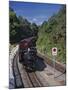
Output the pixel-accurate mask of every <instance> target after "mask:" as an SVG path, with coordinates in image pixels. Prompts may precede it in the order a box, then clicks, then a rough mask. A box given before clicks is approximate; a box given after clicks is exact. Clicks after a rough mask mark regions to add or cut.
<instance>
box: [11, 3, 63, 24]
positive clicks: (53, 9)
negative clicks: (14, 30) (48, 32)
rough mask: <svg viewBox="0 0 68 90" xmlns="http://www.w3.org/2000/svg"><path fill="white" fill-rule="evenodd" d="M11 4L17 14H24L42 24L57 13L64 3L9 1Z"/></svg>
mask: <svg viewBox="0 0 68 90" xmlns="http://www.w3.org/2000/svg"><path fill="white" fill-rule="evenodd" d="M9 6H10V7H11V8H12V9H13V10H14V11H15V13H16V15H17V16H22V17H24V18H26V19H27V20H28V21H29V22H31V23H36V24H37V25H41V24H42V23H43V21H48V19H49V18H50V17H51V16H52V15H54V14H56V13H57V12H58V11H59V9H60V8H61V6H62V5H61V4H47V3H32V2H18V1H9Z"/></svg>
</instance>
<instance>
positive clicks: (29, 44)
mask: <svg viewBox="0 0 68 90" xmlns="http://www.w3.org/2000/svg"><path fill="white" fill-rule="evenodd" d="M36 53H37V49H36V38H35V37H30V38H26V39H23V40H21V41H20V43H19V62H20V63H23V65H24V66H25V68H26V69H28V70H34V69H35V60H36Z"/></svg>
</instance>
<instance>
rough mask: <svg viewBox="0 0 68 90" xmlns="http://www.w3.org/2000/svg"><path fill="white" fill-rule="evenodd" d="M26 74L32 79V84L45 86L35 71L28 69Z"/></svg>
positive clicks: (33, 85)
mask: <svg viewBox="0 0 68 90" xmlns="http://www.w3.org/2000/svg"><path fill="white" fill-rule="evenodd" d="M26 74H27V76H28V78H29V80H30V83H31V84H32V87H43V84H42V83H41V81H40V80H39V78H38V77H37V75H36V73H35V72H28V71H26Z"/></svg>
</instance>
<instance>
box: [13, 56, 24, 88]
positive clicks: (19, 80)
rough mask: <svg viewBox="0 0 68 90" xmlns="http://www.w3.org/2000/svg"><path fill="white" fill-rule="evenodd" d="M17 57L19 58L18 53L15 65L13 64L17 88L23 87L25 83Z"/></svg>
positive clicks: (15, 57)
mask: <svg viewBox="0 0 68 90" xmlns="http://www.w3.org/2000/svg"><path fill="white" fill-rule="evenodd" d="M17 58H18V55H15V56H14V60H13V66H12V67H13V75H14V81H15V88H23V87H24V85H23V82H22V78H21V74H20V71H19V67H18V63H17Z"/></svg>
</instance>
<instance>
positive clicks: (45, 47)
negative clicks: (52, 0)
mask: <svg viewBox="0 0 68 90" xmlns="http://www.w3.org/2000/svg"><path fill="white" fill-rule="evenodd" d="M52 47H57V48H58V56H57V60H59V61H60V62H63V63H65V60H66V58H65V51H66V49H65V48H66V7H65V6H63V7H62V8H61V9H60V11H59V12H58V13H57V14H56V15H53V16H52V17H51V18H49V20H48V21H47V22H46V21H44V22H43V24H42V25H41V27H40V29H39V32H38V40H37V48H38V49H39V50H40V51H41V52H42V53H44V54H47V55H48V56H50V57H51V56H52V55H51V49H52Z"/></svg>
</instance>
